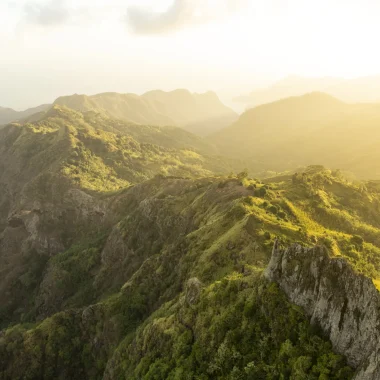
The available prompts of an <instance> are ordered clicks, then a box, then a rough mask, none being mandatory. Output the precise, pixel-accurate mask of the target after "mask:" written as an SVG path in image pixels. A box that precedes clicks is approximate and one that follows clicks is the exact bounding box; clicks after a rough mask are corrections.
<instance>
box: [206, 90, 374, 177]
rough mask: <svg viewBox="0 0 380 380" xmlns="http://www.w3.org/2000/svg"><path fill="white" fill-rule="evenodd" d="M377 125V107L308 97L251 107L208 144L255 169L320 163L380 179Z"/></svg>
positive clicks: (358, 175)
mask: <svg viewBox="0 0 380 380" xmlns="http://www.w3.org/2000/svg"><path fill="white" fill-rule="evenodd" d="M379 126H380V103H379V104H377V103H357V104H351V103H345V102H342V101H340V100H338V99H336V98H334V97H332V96H330V95H327V94H324V93H310V94H306V95H303V96H298V97H291V98H287V99H282V100H279V101H276V102H273V103H269V104H265V105H262V106H258V107H255V108H252V109H250V110H248V111H246V112H245V113H244V114H243V115H241V117H240V118H239V120H238V121H237V122H236V123H234V124H232V125H231V126H230V127H228V128H225V129H223V130H221V131H218V132H216V133H214V134H213V135H211V136H209V138H208V139H209V141H210V142H212V143H213V144H215V145H216V146H217V147H218V148H219V150H220V152H223V153H224V154H225V155H228V156H231V157H240V158H242V159H243V158H244V159H250V160H251V162H252V164H253V166H255V167H256V169H259V168H261V169H263V170H272V171H283V170H286V169H288V168H297V167H299V166H305V165H310V164H323V165H326V166H328V167H333V168H339V169H342V170H345V171H350V172H352V173H354V174H355V175H356V176H357V177H358V178H367V179H368V178H377V179H378V178H380V171H379V168H378V160H379V159H380V155H379V154H380V153H379V150H378V148H377V145H376V143H375V142H376V141H379V139H380V128H379Z"/></svg>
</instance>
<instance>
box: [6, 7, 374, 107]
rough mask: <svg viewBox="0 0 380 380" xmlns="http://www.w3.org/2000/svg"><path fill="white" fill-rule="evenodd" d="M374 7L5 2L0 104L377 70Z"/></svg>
mask: <svg viewBox="0 0 380 380" xmlns="http://www.w3.org/2000/svg"><path fill="white" fill-rule="evenodd" d="M379 11H380V4H378V3H376V2H375V1H373V0H366V1H364V2H358V1H350V2H344V4H343V2H342V1H340V0H339V1H336V2H335V3H334V4H331V2H329V1H327V0H323V1H321V2H318V3H313V2H310V1H300V0H291V1H289V2H287V4H284V3H283V2H280V1H278V0H271V1H266V2H263V1H254V2H250V1H247V0H239V1H232V0H223V1H218V2H216V1H213V0H208V1H200V0H196V1H194V0H193V1H190V0H176V1H173V0H172V1H168V0H163V1H160V2H157V1H153V0H143V1H142V0H139V1H137V0H126V1H120V0H113V1H105V0H97V1H92V2H90V1H89V0H80V1H76V2H74V1H73V0H65V1H57V0H8V1H5V2H2V3H1V4H0V21H1V24H2V30H1V31H0V44H1V45H0V46H1V49H2V60H1V62H0V68H1V70H0V81H1V83H2V86H1V88H0V105H1V106H3V107H11V108H14V109H16V110H20V109H25V108H28V107H33V106H36V105H38V104H42V103H49V102H52V101H53V100H54V99H55V98H57V97H58V96H61V95H68V94H73V93H85V94H94V93H100V92H107V91H113V92H121V93H127V92H128V93H129V92H132V93H138V94H140V93H143V92H145V91H148V90H152V89H162V90H172V89H176V88H187V89H189V90H190V91H192V92H205V91H208V90H212V91H215V92H217V93H218V94H219V95H220V97H221V99H222V100H223V101H224V102H228V99H230V98H232V97H235V96H239V95H242V94H244V93H249V92H251V91H253V90H255V89H258V88H262V87H266V86H268V85H270V84H271V83H273V82H275V81H277V80H279V79H281V78H284V77H287V76H289V75H300V76H304V77H326V76H329V77H339V78H347V79H350V78H357V77H363V76H371V75H376V74H380V71H379V69H378V67H380V55H379V54H378V53H377V51H376V49H374V48H373V45H372V44H371V38H372V37H373V36H375V35H377V32H378V31H379V29H380V26H379V25H378V23H377V20H376V19H377V15H378V14H379ZM337 25H339V28H337ZM353 25H354V26H355V27H353ZM280 31H281V32H280ZM337 47H339V49H338V48H337ZM354 51H355V54H354V55H353V52H354ZM229 105H230V104H229Z"/></svg>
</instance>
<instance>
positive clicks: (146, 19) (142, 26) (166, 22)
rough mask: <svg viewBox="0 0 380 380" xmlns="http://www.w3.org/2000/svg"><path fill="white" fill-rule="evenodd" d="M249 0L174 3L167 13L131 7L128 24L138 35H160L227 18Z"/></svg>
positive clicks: (184, 1)
mask: <svg viewBox="0 0 380 380" xmlns="http://www.w3.org/2000/svg"><path fill="white" fill-rule="evenodd" d="M247 1H248V0H218V1H213V0H174V2H173V4H172V5H171V6H170V7H169V8H168V9H167V11H165V12H152V11H149V10H147V9H142V8H140V7H129V8H128V11H127V17H126V19H127V24H128V25H129V27H130V28H131V30H132V31H133V32H134V33H136V34H160V33H168V32H172V31H175V30H178V29H182V28H184V27H186V26H189V25H194V24H202V23H206V22H210V21H213V20H216V19H220V18H223V17H227V16H228V15H231V14H233V13H235V12H236V11H238V10H239V9H241V8H242V6H244V5H245V4H246V3H247Z"/></svg>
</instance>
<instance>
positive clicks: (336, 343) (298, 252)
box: [265, 242, 380, 380]
mask: <svg viewBox="0 0 380 380" xmlns="http://www.w3.org/2000/svg"><path fill="white" fill-rule="evenodd" d="M265 276H266V277H267V278H268V279H269V280H270V281H274V282H277V283H278V284H279V286H280V287H281V288H282V290H283V291H284V292H285V293H286V294H287V296H288V297H289V299H290V300H291V302H293V303H295V304H296V305H299V306H301V307H302V308H304V310H305V312H306V313H307V314H308V315H309V316H310V318H311V322H312V323H314V324H317V325H319V326H320V327H321V328H322V329H323V331H324V332H325V333H326V335H327V336H328V337H329V338H330V340H331V342H332V345H333V347H334V349H335V350H336V351H337V352H338V353H340V354H342V355H345V356H346V357H347V360H348V362H349V364H350V365H352V366H353V367H355V368H357V373H356V375H355V379H356V380H378V379H380V339H379V338H380V294H379V292H378V291H377V289H376V288H375V286H374V285H373V283H372V281H371V280H370V279H369V278H366V277H365V276H363V275H360V274H357V273H355V272H354V270H353V269H352V268H351V267H350V265H349V264H348V262H347V261H346V260H344V259H341V258H331V257H329V255H328V253H327V251H326V249H325V248H323V247H315V248H305V247H302V246H300V245H297V244H296V245H293V246H291V247H289V248H286V249H283V248H280V247H279V246H278V242H276V243H275V245H274V248H273V253H272V259H271V261H270V263H269V265H268V268H267V269H266V272H265Z"/></svg>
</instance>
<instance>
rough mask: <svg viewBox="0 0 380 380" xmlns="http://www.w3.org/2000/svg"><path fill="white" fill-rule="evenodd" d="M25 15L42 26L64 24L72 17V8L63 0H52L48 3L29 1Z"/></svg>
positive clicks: (30, 20)
mask: <svg viewBox="0 0 380 380" xmlns="http://www.w3.org/2000/svg"><path fill="white" fill-rule="evenodd" d="M24 16H25V19H26V20H27V21H28V22H30V23H32V24H37V25H41V26H55V25H62V24H66V23H67V22H69V21H70V19H71V14H70V10H69V8H68V7H67V6H66V4H65V2H64V1H62V0H61V1H60V0H50V1H49V2H48V3H37V2H27V3H26V4H25V6H24Z"/></svg>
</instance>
